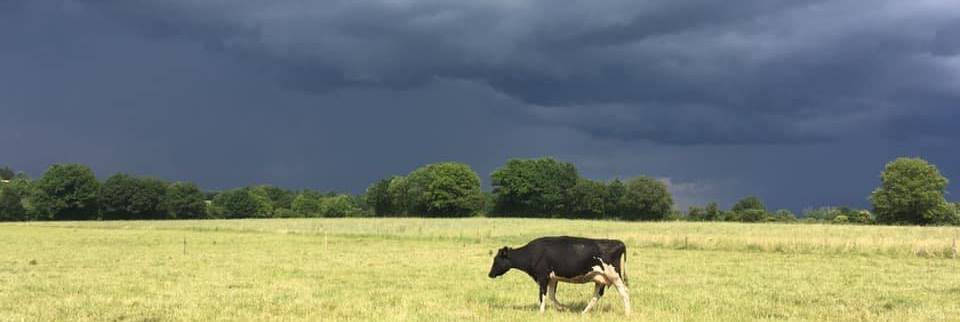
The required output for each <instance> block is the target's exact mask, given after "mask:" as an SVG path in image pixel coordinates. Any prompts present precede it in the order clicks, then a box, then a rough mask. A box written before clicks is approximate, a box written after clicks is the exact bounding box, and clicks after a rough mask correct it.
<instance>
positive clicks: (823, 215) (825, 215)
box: [803, 207, 840, 222]
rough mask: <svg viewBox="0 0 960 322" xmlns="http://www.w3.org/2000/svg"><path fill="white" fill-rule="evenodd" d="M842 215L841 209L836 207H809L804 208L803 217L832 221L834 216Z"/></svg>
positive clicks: (819, 220) (818, 220)
mask: <svg viewBox="0 0 960 322" xmlns="http://www.w3.org/2000/svg"><path fill="white" fill-rule="evenodd" d="M839 215H840V211H839V210H837V208H834V207H820V208H807V209H804V210H803V217H804V218H807V219H813V220H814V221H817V222H832V221H833V218H836V217H837V216H839Z"/></svg>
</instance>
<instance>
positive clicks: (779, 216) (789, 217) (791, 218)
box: [771, 209, 797, 222]
mask: <svg viewBox="0 0 960 322" xmlns="http://www.w3.org/2000/svg"><path fill="white" fill-rule="evenodd" d="M771 218H773V219H774V221H779V222H797V216H796V215H794V214H793V212H792V211H790V210H787V209H780V210H777V211H776V212H774V213H773V216H771Z"/></svg>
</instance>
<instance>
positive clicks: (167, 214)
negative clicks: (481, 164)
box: [0, 158, 960, 225]
mask: <svg viewBox="0 0 960 322" xmlns="http://www.w3.org/2000/svg"><path fill="white" fill-rule="evenodd" d="M490 180H491V181H490V182H491V187H492V190H491V191H489V192H485V191H483V190H482V189H481V184H480V176H479V175H477V173H476V172H475V171H474V170H473V169H471V168H470V167H469V166H468V165H466V164H463V163H458V162H440V163H433V164H428V165H425V166H422V167H420V168H417V169H414V170H413V171H411V172H410V173H408V174H407V175H406V176H391V177H387V178H383V179H380V180H377V181H376V182H374V183H373V184H371V185H370V186H369V187H368V188H367V189H366V191H365V192H364V193H361V194H359V195H353V194H346V193H335V192H320V191H314V190H287V189H283V188H279V187H275V186H270V185H256V186H247V187H241V188H236V189H231V190H226V191H216V192H211V191H203V190H201V189H200V188H199V187H198V186H197V185H196V184H194V183H190V182H167V181H164V180H162V179H158V178H154V177H142V176H132V175H128V174H124V173H118V174H115V175H113V176H110V177H108V178H107V179H106V180H104V181H103V182H100V181H98V180H97V178H96V176H95V175H94V173H93V171H92V170H91V169H90V168H89V167H86V166H84V165H79V164H58V165H53V166H51V167H50V168H49V169H47V171H46V172H44V173H43V175H42V176H41V177H40V178H38V179H37V180H31V179H30V178H29V177H28V176H26V175H25V174H23V173H14V172H13V171H12V170H11V169H10V168H8V167H2V168H0V220H4V221H12V220H130V219H207V218H211V219H212V218H287V217H349V216H357V217H359V216H371V217H399V216H423V217H468V216H478V215H480V216H489V217H539V218H582V219H618V220H689V221H735V222H818V223H834V224H919V225H944V224H953V225H956V224H960V206H958V204H956V203H950V202H947V201H946V199H945V190H946V185H947V183H948V180H947V179H946V178H945V177H944V176H943V175H941V174H940V172H939V170H938V169H937V168H936V166H934V165H932V164H930V163H929V162H927V161H925V160H922V159H919V158H899V159H896V160H894V161H891V162H890V163H888V164H887V165H886V166H885V168H884V170H883V172H882V173H881V183H880V185H879V186H878V187H877V189H876V190H875V191H873V193H872V194H871V195H870V197H869V199H870V200H871V202H872V204H873V209H872V211H871V210H866V209H852V208H848V207H821V208H813V209H806V210H804V212H803V213H802V215H801V216H800V218H798V217H797V216H796V215H794V214H793V213H792V212H791V211H789V210H785V209H780V210H776V211H770V210H768V209H767V208H766V206H765V205H764V203H763V201H762V200H760V198H757V197H755V196H748V197H746V198H743V199H741V200H739V201H737V202H736V203H735V204H734V205H733V206H732V207H731V208H730V209H727V210H723V209H720V207H719V206H718V204H717V203H716V202H711V203H709V204H707V205H705V206H702V207H699V206H694V207H690V208H688V209H687V210H686V211H679V210H677V209H674V202H673V197H672V196H671V194H670V191H669V187H668V186H667V185H666V184H665V183H664V182H662V181H660V180H657V179H655V178H652V177H648V176H639V177H634V178H627V179H624V180H620V179H613V180H610V181H597V180H591V179H588V178H584V177H581V176H580V175H579V173H578V171H577V169H576V167H575V166H574V165H573V164H571V163H568V162H562V161H558V160H555V159H553V158H537V159H512V160H509V161H507V163H506V164H504V165H503V166H501V167H500V168H498V169H496V170H495V171H493V173H491V175H490Z"/></svg>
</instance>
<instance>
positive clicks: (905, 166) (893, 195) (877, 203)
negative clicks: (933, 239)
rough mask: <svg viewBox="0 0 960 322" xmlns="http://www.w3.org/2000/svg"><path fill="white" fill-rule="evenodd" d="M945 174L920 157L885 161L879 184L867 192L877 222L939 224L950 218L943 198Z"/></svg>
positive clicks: (945, 181)
mask: <svg viewBox="0 0 960 322" xmlns="http://www.w3.org/2000/svg"><path fill="white" fill-rule="evenodd" d="M947 183H948V181H947V178H945V177H944V176H943V175H941V174H940V170H938V169H937V167H936V166H934V165H932V164H930V163H928V162H927V161H926V160H923V159H920V158H898V159H896V160H893V161H891V162H890V163H887V165H886V166H885V167H884V170H883V172H882V173H881V174H880V186H879V187H878V188H877V189H876V190H874V191H873V193H872V194H871V195H870V201H871V202H872V203H873V209H874V213H875V214H876V219H877V222H879V223H883V224H893V223H907V224H919V225H928V224H940V223H947V222H949V221H950V220H951V218H950V217H951V214H950V211H949V208H950V207H948V206H947V202H946V200H945V199H944V189H945V188H946V186H947Z"/></svg>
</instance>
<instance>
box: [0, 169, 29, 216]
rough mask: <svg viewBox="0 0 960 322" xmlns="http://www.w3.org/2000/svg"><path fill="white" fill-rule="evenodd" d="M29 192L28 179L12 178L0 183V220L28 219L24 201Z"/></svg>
mask: <svg viewBox="0 0 960 322" xmlns="http://www.w3.org/2000/svg"><path fill="white" fill-rule="evenodd" d="M29 193H30V181H28V180H25V179H13V180H11V181H10V182H7V183H3V184H0V221H19V220H30V219H31V218H30V216H29V211H28V209H27V207H26V206H25V205H24V203H25V202H26V201H27V198H28V197H29Z"/></svg>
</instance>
